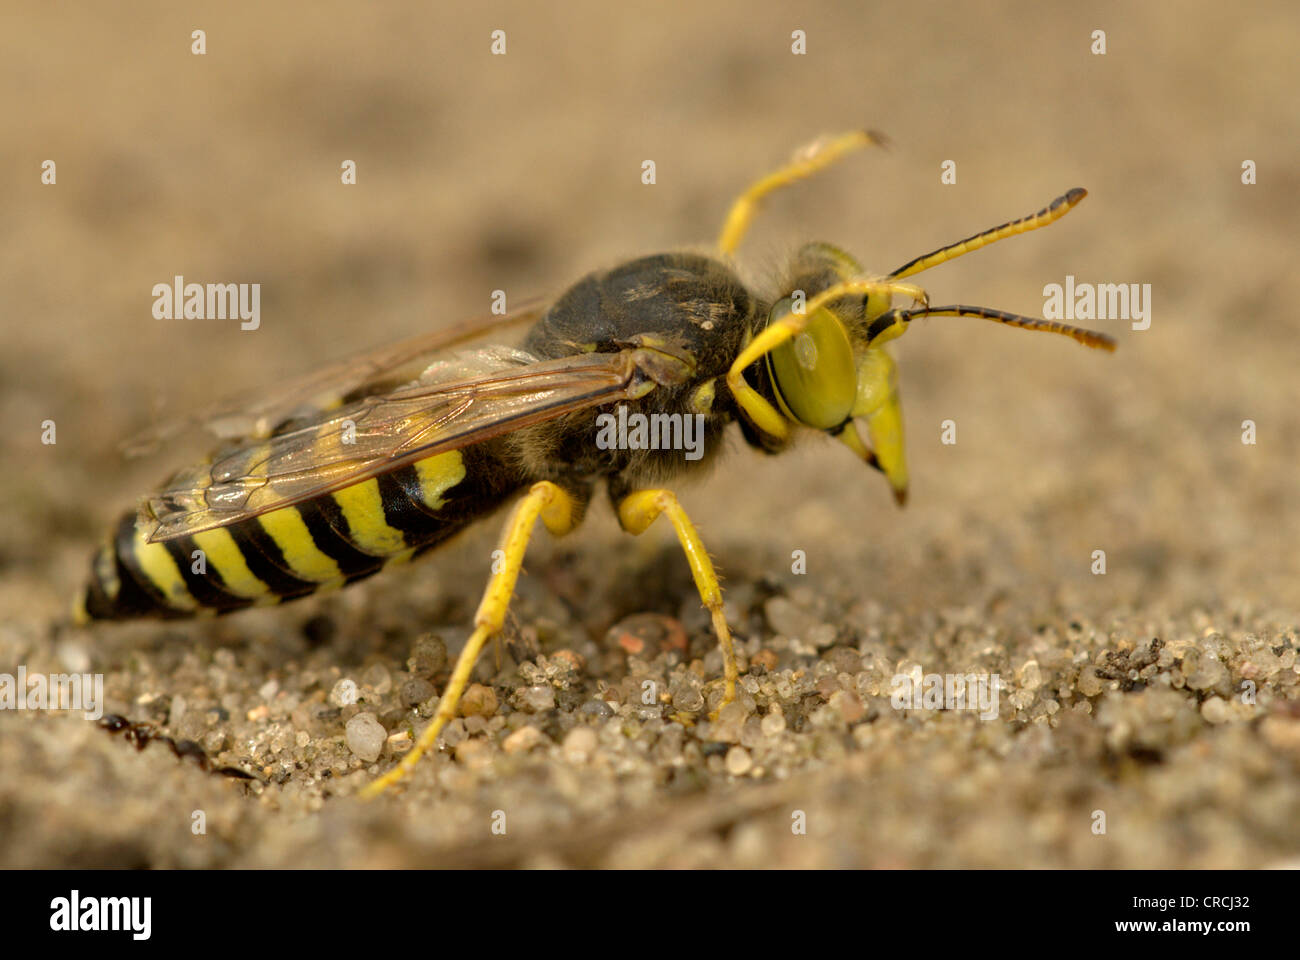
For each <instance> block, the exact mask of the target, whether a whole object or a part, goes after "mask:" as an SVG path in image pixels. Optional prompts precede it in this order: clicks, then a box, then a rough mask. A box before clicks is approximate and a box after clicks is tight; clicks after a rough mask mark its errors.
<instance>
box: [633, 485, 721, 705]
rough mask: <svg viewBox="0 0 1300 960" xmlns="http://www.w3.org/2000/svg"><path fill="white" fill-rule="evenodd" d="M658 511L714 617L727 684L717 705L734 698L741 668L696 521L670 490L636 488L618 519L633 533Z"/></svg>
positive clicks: (718, 589)
mask: <svg viewBox="0 0 1300 960" xmlns="http://www.w3.org/2000/svg"><path fill="white" fill-rule="evenodd" d="M661 513H664V514H667V515H668V519H669V521H671V523H672V525H673V529H674V530H675V531H676V532H677V539H678V541H680V542H681V545H682V550H683V551H684V552H685V554H686V562H687V563H688V564H690V567H691V575H692V576H693V577H694V578H695V588H696V589H697V590H698V591H699V592H700V600H701V601H703V603H704V606H705V608H706V609H707V610H708V611H709V615H710V616H711V617H712V618H713V631H714V633H716V634H717V636H718V644H719V646H721V647H722V662H723V675H724V679H725V682H726V687H725V689H724V691H723V697H722V703H721V704H720V706H719V709H720V708H721V707H725V706H726V705H727V704H729V703H731V702H732V701H733V700H735V699H736V680H737V678H738V677H739V676H740V671H739V670H738V669H737V668H736V651H735V647H734V646H733V645H732V642H731V631H730V630H729V629H728V628H727V618H726V616H725V615H724V614H723V612H722V587H721V586H720V585H719V584H718V575H717V573H716V572H714V569H713V561H711V560H710V559H709V552H708V551H707V550H706V549H704V543H703V542H702V541H701V540H700V535H699V533H698V532H697V531H696V529H695V525H694V524H693V523H691V518H690V517H688V516H687V515H686V511H685V510H683V509H682V505H681V504H680V503H678V502H677V497H676V495H675V494H674V493H673V492H672V491H671V490H637V491H636V492H635V493H629V494H628V495H627V496H625V497H623V498H622V499H620V500H619V501H618V522H619V523H620V524H622V526H623V529H624V530H626V531H627V532H628V533H630V534H632V535H633V536H636V535H639V534H641V533H643V532H644V531H645V530H646V529H647V528H648V527H649V526H650V524H652V523H654V521H655V518H656V517H658V516H659V514H661Z"/></svg>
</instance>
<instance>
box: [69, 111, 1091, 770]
mask: <svg viewBox="0 0 1300 960" xmlns="http://www.w3.org/2000/svg"><path fill="white" fill-rule="evenodd" d="M881 142H882V141H881V138H880V136H879V135H878V134H874V133H870V132H854V133H848V134H844V135H841V136H836V137H829V138H824V139H822V140H819V141H817V142H815V143H813V144H811V145H809V146H808V147H805V148H804V149H803V150H801V151H800V152H799V153H797V154H796V155H795V157H794V158H793V159H792V160H791V162H790V163H788V164H787V165H786V166H783V167H781V168H780V169H778V170H776V171H774V172H773V173H770V174H769V175H767V176H766V177H763V178H762V179H760V180H758V181H757V182H756V183H754V184H753V185H752V186H751V187H750V188H749V189H748V190H747V191H746V192H745V193H744V194H742V195H741V196H740V198H739V199H737V200H736V201H735V203H734V204H733V206H732V207H731V210H730V213H729V215H728V217H727V219H726V221H725V224H724V226H723V229H722V232H721V235H720V237H719V240H718V253H717V255H716V256H705V255H700V254H693V253H668V254H658V255H654V256H647V257H643V258H641V259H637V260H632V261H630V262H628V263H624V264H621V265H619V266H617V267H615V268H613V269H611V270H606V271H600V272H596V273H592V274H590V275H588V276H587V277H585V278H584V279H582V280H580V281H578V282H577V283H576V284H575V285H574V286H572V287H570V288H569V289H568V291H567V292H565V293H564V294H562V295H561V296H560V297H559V298H558V299H556V300H554V301H553V302H550V303H549V304H545V305H537V306H533V307H530V308H528V309H526V310H523V311H520V312H517V313H516V314H514V315H511V316H510V317H507V318H499V317H498V318H493V319H491V320H487V321H477V322H473V323H470V324H466V325H462V326H461V327H457V328H454V329H452V330H450V331H444V332H440V333H435V334H433V335H429V336H424V337H420V338H416V339H412V340H408V341H405V342H403V343H400V344H397V345H396V346H392V347H388V348H385V349H383V350H380V351H377V352H375V353H373V354H371V355H368V356H364V357H358V358H353V359H351V360H348V361H346V362H344V363H342V364H339V365H337V366H335V367H332V368H329V369H326V370H322V371H319V372H318V373H316V374H313V375H311V376H309V377H307V378H305V379H304V380H302V381H300V382H297V383H294V384H289V385H286V386H284V387H282V388H281V389H278V390H276V391H275V392H274V393H272V394H269V395H267V396H266V397H265V398H263V399H262V400H261V401H260V402H257V403H254V404H252V405H244V406H242V407H225V408H218V409H216V410H214V411H211V412H210V415H209V417H208V420H209V422H210V423H216V424H219V425H221V426H222V427H223V428H224V429H223V432H224V433H225V434H226V435H227V442H226V443H225V445H224V446H223V447H221V448H220V449H218V450H217V452H216V453H214V454H213V455H212V456H211V457H210V458H209V459H208V460H206V461H204V462H202V463H200V464H197V465H195V466H193V467H190V468H188V469H184V470H182V471H180V472H179V473H177V474H175V475H174V476H173V477H172V478H171V480H169V481H168V482H167V483H166V484H165V485H164V487H163V489H162V490H161V491H160V492H158V493H156V494H154V495H152V496H150V497H149V498H147V499H146V500H145V501H144V502H143V503H142V505H141V506H140V508H139V509H138V510H137V511H135V512H132V513H128V514H127V515H126V516H124V517H123V518H122V520H121V521H120V523H119V524H118V525H117V527H116V530H115V531H114V532H113V533H112V535H111V537H110V538H109V539H108V541H107V542H106V543H105V544H104V545H103V546H102V548H101V549H100V550H99V552H98V553H97V555H96V556H95V558H94V560H93V562H92V576H91V580H90V584H89V586H88V587H87V589H86V591H85V594H84V596H83V597H81V598H80V601H79V604H78V609H77V613H78V616H79V619H80V620H81V621H83V622H84V621H86V620H89V619H120V618H126V617H137V616H149V615H156V616H188V615H196V614H208V613H225V612H229V611H234V610H239V609H242V608H245V607H250V606H256V605H264V604H274V603H278V602H280V601H283V600H289V599H293V598H295V597H301V596H306V595H307V594H311V593H316V592H318V591H321V590H324V589H329V588H335V587H340V586H343V585H345V584H348V583H351V582H353V581H355V580H360V579H362V578H364V577H368V576H370V575H371V574H373V573H376V572H377V571H379V570H380V569H382V568H383V567H385V566H387V565H389V564H392V563H397V562H403V561H406V560H409V559H410V558H412V557H414V556H416V555H418V554H420V553H423V552H424V551H427V550H429V549H431V548H433V547H435V546H437V545H438V544H441V543H442V542H443V541H445V540H447V539H448V538H449V537H451V536H452V535H453V534H455V533H456V532H457V531H459V530H461V529H463V528H464V527H466V526H467V525H468V524H470V523H471V522H472V521H474V520H477V519H479V518H480V517H483V516H485V515H486V514H488V513H491V512H493V511H495V510H496V509H497V508H498V507H500V506H502V505H503V504H504V503H506V502H507V501H509V500H511V499H514V498H516V497H518V498H519V499H518V501H517V502H516V504H515V506H514V509H513V512H512V513H511V514H510V517H509V519H508V520H507V522H506V525H505V530H504V534H503V538H502V542H501V551H500V562H499V563H498V564H496V565H494V568H493V573H492V575H491V577H490V579H489V581H488V585H487V589H486V591H485V593H484V595H483V598H482V601H481V603H480V605H479V607H478V611H477V613H476V615H475V618H474V631H473V633H472V634H471V636H470V639H469V641H468V642H467V643H466V645H465V647H464V649H463V650H462V652H461V653H460V656H459V659H458V660H457V662H456V664H455V667H454V669H453V672H452V675H451V679H450V681H449V683H448V685H447V687H446V689H445V690H444V692H443V695H442V698H441V701H440V703H439V707H438V710H437V713H436V714H435V716H434V718H433V719H432V720H431V721H430V723H429V724H428V725H427V726H426V727H425V729H424V731H423V733H422V734H421V736H420V737H419V739H418V742H417V743H416V745H415V747H414V748H413V749H412V750H410V751H409V752H408V753H407V754H406V756H405V757H404V758H403V759H402V760H401V762H400V763H399V764H398V765H397V766H396V767H395V768H393V769H392V770H391V771H389V772H388V773H387V774H385V775H384V776H382V777H381V778H379V779H378V780H376V781H375V782H373V783H372V784H371V785H370V786H369V787H368V788H367V793H368V794H370V795H373V794H374V793H378V792H379V791H381V790H383V789H384V788H385V787H386V786H388V785H389V784H391V783H393V782H395V781H396V780H398V779H400V778H401V777H402V776H403V775H404V774H405V773H406V771H408V770H410V769H411V767H412V766H413V765H414V764H415V763H416V761H417V760H418V759H419V757H420V756H421V754H423V753H424V752H425V751H426V750H427V749H428V748H429V747H430V746H431V745H433V743H434V742H435V740H436V738H437V736H438V733H439V731H440V730H441V729H442V728H443V726H444V725H445V724H446V723H447V722H448V721H450V720H451V719H452V718H453V717H454V716H455V713H456V709H457V705H458V702H459V700H460V697H461V694H462V693H463V691H464V690H465V688H466V685H467V683H468V681H469V679H470V674H471V671H472V669H473V667H474V664H475V662H476V661H477V659H478V657H479V654H480V653H481V651H482V650H483V647H484V645H485V643H486V642H487V641H488V640H489V639H491V638H492V637H493V636H494V635H496V634H497V633H498V632H499V631H500V630H501V629H502V627H503V624H504V622H505V617H506V612H507V608H508V605H509V603H510V600H511V597H512V595H513V593H514V588H515V583H516V580H517V578H518V575H519V572H520V567H521V564H522V562H523V558H524V552H525V549H526V548H527V546H528V542H529V539H530V537H531V535H532V533H533V530H534V527H535V526H536V524H537V522H538V521H539V520H540V521H541V522H542V523H543V524H544V525H545V526H546V528H547V529H548V530H549V531H550V532H551V533H552V534H556V535H560V534H564V533H567V532H569V531H570V530H572V529H573V528H574V527H575V526H577V525H578V523H579V522H580V521H581V519H582V516H583V513H584V511H585V510H586V508H587V505H588V503H589V501H590V498H591V495H592V491H593V487H594V486H595V484H596V482H597V481H600V480H603V481H604V482H605V486H606V488H607V491H608V493H609V496H610V498H611V501H612V503H613V506H614V509H615V511H616V513H617V515H618V519H619V522H620V523H621V525H622V527H623V529H624V530H626V531H627V532H628V533H631V534H640V533H642V532H643V531H644V530H646V528H647V527H649V526H650V525H651V524H652V523H653V522H654V520H655V519H656V518H657V517H659V516H660V515H664V516H666V517H667V519H668V521H669V522H670V523H671V524H672V527H673V529H674V531H675V532H676V534H677V538H678V540H679V541H680V543H681V546H682V549H683V550H684V552H685V554H686V559H687V562H688V563H689V565H690V569H691V572H692V575H693V576H694V580H695V584H696V587H697V589H698V591H699V595H700V599H701V600H702V601H703V604H704V606H705V607H706V608H707V609H708V611H709V613H710V614H711V618H712V623H713V628H714V631H715V633H716V634H717V639H718V642H719V644H720V645H721V649H722V653H723V660H724V664H725V669H724V674H725V675H724V684H725V696H724V699H723V703H724V704H725V703H728V702H730V701H731V700H732V699H733V698H734V696H735V690H736V682H737V667H736V658H735V655H734V652H733V650H732V638H731V634H730V631H729V629H728V626H727V622H726V618H725V617H724V616H723V604H722V592H721V589H720V587H719V584H718V577H717V575H716V574H715V572H714V568H713V564H712V562H711V561H710V559H709V555H708V552H707V551H706V550H705V548H704V544H703V543H702V542H701V541H700V537H699V535H698V534H697V532H696V529H695V527H694V525H693V524H692V523H691V521H690V519H689V518H688V516H687V514H686V512H685V511H684V510H683V509H682V507H681V505H680V504H679V503H678V501H677V498H676V496H674V494H673V493H672V492H671V491H670V490H668V489H666V488H665V487H664V486H663V484H664V483H665V482H667V481H668V480H670V479H672V478H674V477H676V476H678V475H680V474H682V473H683V472H685V471H688V470H693V469H696V468H697V467H700V466H702V465H704V464H707V463H708V462H709V460H710V459H711V457H712V456H713V455H715V454H716V453H717V451H718V449H719V446H720V444H721V443H722V440H723V435H724V431H725V430H726V428H727V427H728V425H729V424H730V423H731V422H732V421H737V422H738V423H739V425H740V430H741V431H742V433H743V435H744V437H745V439H746V441H748V442H749V443H750V444H752V445H753V446H756V447H758V448H760V449H762V450H764V451H766V452H769V453H775V452H778V451H781V450H784V449H786V448H787V447H788V446H789V444H790V443H791V441H792V440H793V438H794V437H795V435H796V433H797V432H799V431H807V430H814V431H822V432H825V433H828V434H830V435H831V436H833V437H835V438H837V439H838V440H840V441H842V442H843V443H844V444H845V445H846V446H848V447H849V448H850V449H851V450H852V451H853V452H854V453H855V454H856V455H857V456H858V457H859V458H861V459H862V460H863V461H864V462H865V463H867V464H869V465H870V466H872V467H875V468H876V469H877V470H879V471H881V472H882V473H883V474H884V476H885V478H886V479H887V481H888V482H889V484H890V486H891V487H892V489H893V492H894V496H895V497H896V499H897V500H898V502H899V503H900V504H901V503H902V502H903V501H904V499H905V497H906V493H907V466H906V459H905V457H904V449H903V424H902V415H901V407H900V404H899V391H898V374H897V370H896V368H895V365H894V362H893V360H892V359H891V358H890V356H889V354H888V353H886V351H885V344H886V343H887V342H888V341H890V340H892V339H894V338H895V337H898V336H900V335H902V334H903V333H904V332H906V330H907V329H908V327H909V325H910V324H911V323H912V322H913V321H914V320H918V319H920V318H922V317H977V318H982V319H985V320H992V321H995V322H997V323H1002V324H1009V325H1011V326H1016V327H1021V328H1024V329H1027V330H1039V331H1046V332H1049V333H1058V334H1064V335H1066V336H1069V337H1073V338H1074V339H1075V340H1077V341H1079V342H1080V343H1083V344H1085V345H1087V346H1090V347H1100V348H1103V349H1106V350H1113V349H1114V347H1115V344H1114V341H1113V340H1111V339H1110V338H1109V337H1106V336H1104V335H1103V334H1099V333H1093V332H1091V331H1088V330H1082V329H1079V328H1076V327H1071V326H1067V325H1065V324H1062V323H1057V322H1051V321H1046V320H1039V319H1033V318H1029V317H1023V316H1018V315H1015V314H1011V313H1004V312H1002V311H1000V310H991V309H987V308H984V307H968V306H960V305H958V306H941V307H932V306H930V305H929V301H928V298H927V296H926V294H925V292H924V291H923V290H922V289H921V288H920V287H918V286H916V285H914V284H912V283H909V282H907V278H908V277H911V276H913V275H915V274H918V273H920V272H921V271H922V270H927V269H929V268H930V267H934V266H938V265H939V264H941V263H944V262H946V261H948V260H951V259H953V258H955V257H958V256H961V255H962V254H965V253H969V252H970V251H972V250H977V249H979V248H980V247H983V246H985V245H987V244H990V243H993V242H994V241H997V240H1001V239H1004V238H1006V237H1012V236H1015V235H1017V234H1021V233H1025V232H1026V231H1029V230H1035V229H1037V228H1039V227H1043V226H1046V225H1047V224H1049V223H1052V222H1054V221H1055V220H1058V219H1059V218H1061V217H1063V216H1064V215H1065V214H1066V213H1067V212H1069V211H1070V210H1071V209H1072V208H1073V207H1074V206H1075V205H1076V204H1077V203H1079V201H1081V200H1082V199H1083V197H1084V196H1085V192H1084V191H1083V190H1081V189H1075V190H1071V191H1069V192H1068V193H1066V194H1064V195H1063V196H1061V197H1059V198H1058V199H1056V200H1054V201H1053V202H1052V203H1051V204H1049V205H1048V206H1047V207H1045V208H1043V209H1042V210H1040V211H1038V212H1037V213H1035V214H1032V215H1030V216H1027V217H1023V218H1021V219H1019V220H1013V221H1011V222H1009V223H1005V224H1002V225H1001V226H998V227H994V228H992V229H991V230H985V231H983V232H981V233H978V234H975V235H974V236H971V237H968V238H967V239H965V240H962V241H961V242H959V243H955V244H951V245H949V246H945V247H942V248H940V249H938V250H935V251H934V252H932V253H928V254H926V255H925V256H921V257H917V258H916V259H914V260H909V261H908V262H907V263H905V264H904V265H903V266H901V267H899V268H898V269H897V270H894V271H893V272H892V273H889V274H886V275H884V276H874V275H871V274H867V273H865V272H864V270H863V269H862V267H861V266H859V265H858V263H857V262H856V261H855V260H854V259H853V258H852V257H850V256H849V255H848V254H847V253H845V252H844V251H842V250H840V249H838V248H837V247H834V246H831V245H829V244H826V243H809V244H807V245H806V246H804V247H802V248H801V249H799V250H798V252H797V253H796V255H795V256H794V258H793V262H792V263H791V265H790V268H789V271H788V273H787V275H786V276H785V278H784V279H783V280H782V282H781V283H780V285H779V287H778V289H777V290H776V294H777V295H776V296H774V297H771V298H765V297H763V296H761V295H759V294H756V293H754V292H752V291H751V290H749V289H748V288H747V287H746V286H745V285H744V284H743V283H742V282H741V280H740V279H739V277H738V275H737V273H736V271H735V269H734V268H733V266H732V258H733V256H734V254H735V252H736V250H737V248H738V246H739V244H740V242H741V240H742V238H743V237H744V235H745V233H746V230H747V229H748V227H749V225H750V222H751V220H752V218H753V216H754V214H755V212H756V210H757V208H758V207H759V205H760V203H761V202H762V200H763V198H764V197H765V196H767V195H768V194H769V193H771V192H772V191H774V190H777V189H779V188H781V187H784V186H786V185H788V184H791V183H794V182H796V181H799V180H802V179H804V178H805V177H808V176H810V175H811V174H813V173H815V172H816V171H818V170H820V169H822V168H824V167H826V166H828V165H829V164H831V163H833V162H834V161H836V160H838V159H839V158H841V157H842V156H844V155H845V154H846V153H848V152H850V151H853V150H857V149H859V148H862V147H866V146H868V145H871V144H880V143H881ZM895 297H902V298H907V300H909V301H910V303H911V305H910V306H909V307H906V308H902V307H894V306H893V305H892V304H893V299H894V298H895ZM513 323H530V324H531V325H532V326H531V329H530V330H529V332H528V333H527V335H526V338H525V339H524V341H523V344H522V347H521V348H519V349H514V348H509V347H501V346H492V347H476V348H473V349H471V348H468V347H464V346H463V345H464V344H465V343H466V342H467V341H468V340H469V339H470V338H471V337H480V336H481V335H483V334H485V333H486V334H493V333H497V332H500V331H501V330H503V329H504V327H505V326H506V325H508V324H513ZM620 404H622V405H626V407H627V409H628V410H630V411H632V413H633V414H639V415H643V416H645V415H651V416H654V415H659V416H674V415H675V416H691V417H698V418H700V420H699V422H700V423H701V424H702V426H703V431H702V443H703V451H702V455H700V456H698V457H695V458H687V457H684V456H682V453H681V451H680V450H672V449H647V448H644V447H643V448H636V449H634V448H632V447H631V446H622V447H620V446H613V447H611V446H610V445H608V444H597V443H595V442H594V437H595V436H596V434H597V430H598V426H597V421H598V419H599V418H600V416H601V414H602V413H604V414H605V415H606V416H608V411H609V410H610V409H611V408H613V407H614V406H616V405H620ZM859 424H860V425H861V427H862V433H859V429H858V426H859ZM863 434H865V436H864V435H863ZM195 556H202V557H203V558H204V559H205V565H204V572H201V573H196V572H195V567H194V566H193V564H192V562H191V561H192V558H193V557H195Z"/></svg>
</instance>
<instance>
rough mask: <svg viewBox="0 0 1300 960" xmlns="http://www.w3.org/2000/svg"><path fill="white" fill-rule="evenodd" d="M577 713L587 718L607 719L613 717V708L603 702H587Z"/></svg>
mask: <svg viewBox="0 0 1300 960" xmlns="http://www.w3.org/2000/svg"><path fill="white" fill-rule="evenodd" d="M578 712H579V713H581V714H582V715H583V716H587V717H599V718H600V719H601V720H604V719H607V718H609V717H612V716H613V715H614V708H613V707H611V706H610V705H609V704H608V703H606V702H605V701H604V700H588V701H587V702H586V703H584V704H583V705H582V706H581V707H579V708H578Z"/></svg>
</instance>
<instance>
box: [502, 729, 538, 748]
mask: <svg viewBox="0 0 1300 960" xmlns="http://www.w3.org/2000/svg"><path fill="white" fill-rule="evenodd" d="M546 741H547V736H546V734H544V733H542V731H540V730H538V729H537V728H536V727H520V728H519V729H518V730H516V731H515V732H514V733H512V734H510V736H508V737H506V739H505V741H504V742H503V743H502V744H501V749H502V750H504V751H505V752H506V753H509V754H515V753H526V752H528V751H529V750H531V749H533V747H540V746H541V745H542V744H544V743H546Z"/></svg>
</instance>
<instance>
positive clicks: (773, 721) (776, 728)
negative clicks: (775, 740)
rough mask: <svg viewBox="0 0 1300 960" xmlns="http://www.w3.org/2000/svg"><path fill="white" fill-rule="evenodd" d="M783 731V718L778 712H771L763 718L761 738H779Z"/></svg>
mask: <svg viewBox="0 0 1300 960" xmlns="http://www.w3.org/2000/svg"><path fill="white" fill-rule="evenodd" d="M783 730H785V717H783V716H781V713H780V712H779V711H776V710H773V711H772V712H771V713H769V714H768V715H767V716H766V717H764V718H763V736H765V737H775V736H779V735H780V734H781V732H782V731H783Z"/></svg>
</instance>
